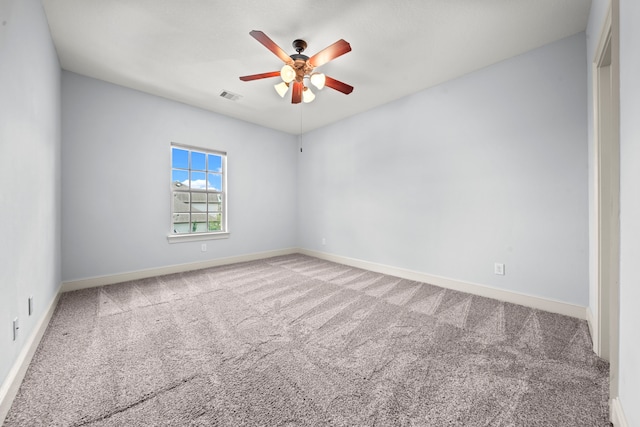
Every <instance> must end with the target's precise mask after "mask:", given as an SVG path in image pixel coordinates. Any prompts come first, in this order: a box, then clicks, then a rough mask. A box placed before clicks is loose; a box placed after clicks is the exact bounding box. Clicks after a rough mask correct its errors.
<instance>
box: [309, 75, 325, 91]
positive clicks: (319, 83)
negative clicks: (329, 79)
mask: <svg viewBox="0 0 640 427" xmlns="http://www.w3.org/2000/svg"><path fill="white" fill-rule="evenodd" d="M310 80H311V83H312V84H313V85H314V86H315V87H317V88H318V89H322V88H323V87H324V82H325V80H326V79H325V75H324V74H322V73H313V74H311V79H310Z"/></svg>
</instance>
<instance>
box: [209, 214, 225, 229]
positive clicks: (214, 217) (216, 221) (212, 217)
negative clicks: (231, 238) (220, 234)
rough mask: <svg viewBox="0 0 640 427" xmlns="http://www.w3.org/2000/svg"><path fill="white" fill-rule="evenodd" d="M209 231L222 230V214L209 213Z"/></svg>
mask: <svg viewBox="0 0 640 427" xmlns="http://www.w3.org/2000/svg"><path fill="white" fill-rule="evenodd" d="M208 225H209V231H220V230H222V214H219V213H214V214H212V213H210V214H209V224H208Z"/></svg>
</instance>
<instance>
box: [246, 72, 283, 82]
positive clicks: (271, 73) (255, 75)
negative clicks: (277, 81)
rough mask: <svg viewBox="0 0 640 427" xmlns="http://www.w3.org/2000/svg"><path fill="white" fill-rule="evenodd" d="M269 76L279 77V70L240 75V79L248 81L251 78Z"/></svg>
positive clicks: (257, 78) (256, 78)
mask: <svg viewBox="0 0 640 427" xmlns="http://www.w3.org/2000/svg"><path fill="white" fill-rule="evenodd" d="M269 77H280V71H271V72H268V73H261V74H251V75H250V76H242V77H240V80H242V81H243V82H250V81H251V80H259V79H266V78H269Z"/></svg>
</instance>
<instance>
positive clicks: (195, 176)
mask: <svg viewBox="0 0 640 427" xmlns="http://www.w3.org/2000/svg"><path fill="white" fill-rule="evenodd" d="M204 177H205V174H204V172H191V188H192V189H196V190H206V188H207V182H206V181H205V178H204Z"/></svg>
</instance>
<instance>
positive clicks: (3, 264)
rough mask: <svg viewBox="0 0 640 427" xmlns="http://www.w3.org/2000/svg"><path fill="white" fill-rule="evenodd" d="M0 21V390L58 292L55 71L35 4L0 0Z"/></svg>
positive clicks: (24, 0) (55, 62) (57, 71)
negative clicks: (31, 306) (30, 304)
mask: <svg viewBox="0 0 640 427" xmlns="http://www.w3.org/2000/svg"><path fill="white" fill-rule="evenodd" d="M0 22H2V25H0V182H2V191H1V192H0V224H2V238H1V239H0V241H1V242H2V243H0V384H1V383H2V382H4V380H5V379H6V377H7V374H8V372H9V370H10V369H11V367H12V365H13V363H14V362H15V360H16V358H17V356H18V354H19V353H20V351H21V350H22V348H23V347H24V345H25V342H26V340H27V338H28V337H29V336H30V335H31V334H32V333H33V331H34V328H35V326H36V325H37V322H38V321H39V320H40V319H41V318H42V316H43V315H44V312H45V310H46V309H47V308H48V306H49V305H50V303H51V302H52V300H53V298H54V297H55V294H56V293H57V291H58V289H59V286H60V66H59V64H58V59H57V56H56V52H55V50H54V48H53V43H52V41H51V38H50V36H49V27H48V25H47V22H46V20H45V15H44V11H43V9H42V5H41V3H40V1H38V0H2V1H1V2H0ZM30 295H33V297H34V303H35V312H34V314H33V315H32V316H30V317H29V316H28V311H27V299H28V298H29V296H30ZM15 317H18V318H19V322H20V330H19V336H18V340H17V341H15V342H14V341H13V335H12V320H13V319H14V318H15Z"/></svg>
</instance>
